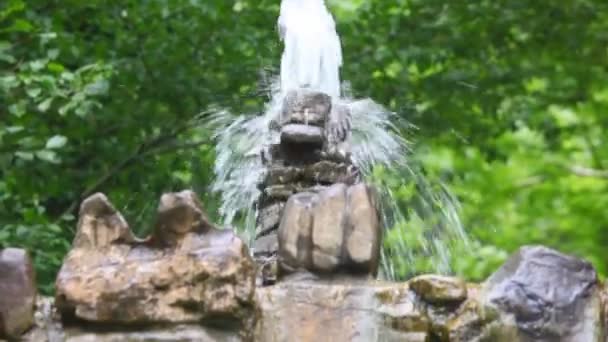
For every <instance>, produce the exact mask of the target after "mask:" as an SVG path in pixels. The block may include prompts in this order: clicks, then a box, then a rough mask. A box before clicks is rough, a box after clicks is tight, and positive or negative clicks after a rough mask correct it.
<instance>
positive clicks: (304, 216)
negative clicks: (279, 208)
mask: <svg viewBox="0 0 608 342" xmlns="http://www.w3.org/2000/svg"><path fill="white" fill-rule="evenodd" d="M293 186H294V188H296V189H297V187H298V185H293ZM305 191H307V192H304V193H298V194H296V195H292V196H291V197H290V199H289V201H288V204H287V205H286V208H285V211H284V213H283V218H282V220H281V224H280V225H279V256H280V259H281V262H280V266H281V268H282V270H283V271H286V272H287V273H290V272H293V271H294V270H296V269H306V270H308V271H312V272H319V273H328V272H331V271H337V270H338V269H340V270H342V271H346V273H351V274H355V273H356V274H361V273H364V274H366V275H367V274H375V273H376V271H377V268H378V263H379V255H380V243H381V234H382V233H381V229H380V220H379V217H378V213H377V209H376V206H375V200H374V197H373V194H372V192H371V189H370V188H368V187H367V186H366V185H364V184H360V185H354V186H351V187H347V186H346V185H345V184H342V183H339V184H335V185H332V186H327V187H323V186H320V188H319V189H317V190H315V189H314V188H310V189H305ZM317 191H318V192H317Z"/></svg>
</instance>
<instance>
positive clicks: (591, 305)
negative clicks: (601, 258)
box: [483, 246, 604, 342]
mask: <svg viewBox="0 0 608 342" xmlns="http://www.w3.org/2000/svg"><path fill="white" fill-rule="evenodd" d="M483 293H484V302H485V303H484V304H485V305H486V306H488V307H490V308H494V309H495V310H498V311H499V312H500V314H501V316H502V317H503V319H504V320H505V322H509V321H510V322H512V323H513V324H515V325H516V327H517V330H518V335H519V341H547V342H549V341H563V342H575V341H576V342H578V341H589V342H595V341H597V342H600V341H603V333H604V332H603V321H602V307H601V299H600V289H599V282H598V278H597V274H596V272H595V270H594V269H593V267H592V265H591V264H590V263H589V262H587V261H584V260H581V259H577V258H574V257H572V256H568V255H565V254H562V253H560V252H557V251H555V250H552V249H549V248H546V247H541V246H530V247H522V248H520V249H519V251H517V252H516V253H515V254H513V255H512V256H511V257H510V258H509V260H507V262H506V263H505V264H504V265H503V266H502V267H501V268H500V269H499V270H498V271H497V272H496V273H494V274H493V275H492V276H491V277H490V278H489V279H488V280H487V282H486V284H485V287H484V289H483ZM505 324H506V323H505Z"/></svg>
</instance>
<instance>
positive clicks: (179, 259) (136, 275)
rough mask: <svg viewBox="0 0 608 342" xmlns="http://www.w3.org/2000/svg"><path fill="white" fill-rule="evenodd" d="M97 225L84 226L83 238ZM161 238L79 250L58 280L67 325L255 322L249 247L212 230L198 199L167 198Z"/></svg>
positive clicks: (159, 230)
mask: <svg viewBox="0 0 608 342" xmlns="http://www.w3.org/2000/svg"><path fill="white" fill-rule="evenodd" d="M85 202H86V201H85ZM106 207H108V206H106ZM85 212H86V211H85ZM114 214H116V213H114ZM103 217H105V216H102V218H103ZM95 221H99V218H98V217H91V218H90V220H89V221H86V220H80V223H81V224H80V225H79V226H78V232H77V235H82V234H84V233H83V230H87V229H90V228H91V227H88V226H87V222H95ZM103 222H105V221H103ZM117 222H120V221H117ZM119 224H121V226H120V227H123V226H122V223H119ZM104 229H107V230H108V231H111V232H114V231H118V230H119V229H117V228H116V227H113V226H111V225H108V226H107V227H104ZM129 233H130V232H129ZM155 234H158V235H155V236H153V237H152V238H150V239H148V240H147V241H136V242H131V243H125V242H123V241H122V240H121V239H115V240H111V241H112V242H111V243H110V244H109V245H107V244H104V245H99V244H76V243H75V244H74V246H73V249H72V250H71V251H70V252H69V254H68V255H67V257H66V259H65V261H64V263H63V265H62V267H61V270H60V271H59V274H58V276H57V280H56V305H57V308H58V310H59V312H60V313H61V315H62V317H63V319H64V320H65V321H66V322H75V321H88V322H91V323H94V324H98V325H99V324H101V325H110V326H111V325H121V326H129V325H131V326H133V325H137V326H139V325H142V324H143V325H145V324H149V325H153V324H158V323H175V324H177V323H179V324H188V323H194V322H199V323H203V324H211V323H213V322H216V321H217V320H218V319H221V320H222V322H224V323H226V324H228V323H232V324H236V325H245V324H246V323H247V322H249V319H250V318H251V317H253V313H252V312H253V308H254V302H253V293H254V288H255V265H254V263H253V260H252V259H251V257H250V255H249V251H248V249H247V246H246V245H245V244H244V243H243V242H242V241H241V240H240V239H239V238H238V237H237V236H236V235H235V234H234V232H233V231H232V230H229V229H226V230H220V229H216V228H213V227H211V224H210V223H209V222H208V221H206V217H205V216H204V214H203V210H202V208H201V206H200V202H199V201H198V199H196V197H195V196H194V194H193V193H191V192H182V193H177V194H167V195H164V196H163V199H162V200H161V205H160V206H159V218H158V220H157V225H156V230H155ZM164 238H167V239H169V241H166V240H162V239H164ZM247 324H248V323H247Z"/></svg>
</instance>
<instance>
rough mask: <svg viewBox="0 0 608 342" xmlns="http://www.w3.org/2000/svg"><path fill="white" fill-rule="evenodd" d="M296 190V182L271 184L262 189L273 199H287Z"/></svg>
mask: <svg viewBox="0 0 608 342" xmlns="http://www.w3.org/2000/svg"><path fill="white" fill-rule="evenodd" d="M297 191H298V187H297V185H296V184H281V185H272V186H269V187H267V188H266V189H264V194H265V195H266V196H268V197H269V198H271V199H274V200H287V199H288V198H289V196H291V195H293V194H295V193H296V192H297Z"/></svg>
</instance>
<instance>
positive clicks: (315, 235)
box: [312, 184, 346, 272]
mask: <svg viewBox="0 0 608 342" xmlns="http://www.w3.org/2000/svg"><path fill="white" fill-rule="evenodd" d="M345 209H346V186H345V185H344V184H335V185H333V186H331V187H329V188H328V189H327V190H326V191H323V192H321V193H319V197H318V203H317V205H316V206H315V207H314V208H313V217H314V219H313V223H312V245H313V250H312V263H313V266H312V267H313V268H314V269H315V270H317V271H321V272H331V271H334V270H336V269H337V268H338V266H339V265H340V258H341V256H342V245H343V239H344V226H345V223H346V210H345Z"/></svg>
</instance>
